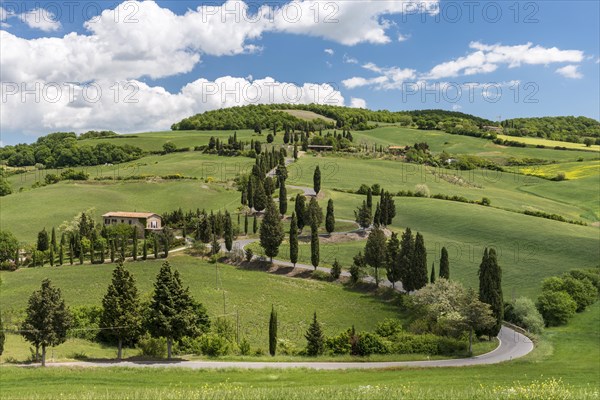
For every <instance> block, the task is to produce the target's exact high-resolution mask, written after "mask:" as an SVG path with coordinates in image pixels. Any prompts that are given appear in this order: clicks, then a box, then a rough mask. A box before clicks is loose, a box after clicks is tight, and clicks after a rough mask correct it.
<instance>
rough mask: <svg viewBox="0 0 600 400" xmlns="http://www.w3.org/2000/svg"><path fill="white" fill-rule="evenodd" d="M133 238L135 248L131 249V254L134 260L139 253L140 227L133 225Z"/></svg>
mask: <svg viewBox="0 0 600 400" xmlns="http://www.w3.org/2000/svg"><path fill="white" fill-rule="evenodd" d="M131 240H132V242H133V249H132V250H131V255H132V256H133V261H136V260H137V255H138V227H137V226H134V227H133V234H132V235H131Z"/></svg>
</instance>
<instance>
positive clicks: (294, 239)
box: [290, 213, 298, 268]
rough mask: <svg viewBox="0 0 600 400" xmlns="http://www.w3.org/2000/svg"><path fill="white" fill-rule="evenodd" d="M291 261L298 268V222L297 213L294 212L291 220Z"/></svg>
mask: <svg viewBox="0 0 600 400" xmlns="http://www.w3.org/2000/svg"><path fill="white" fill-rule="evenodd" d="M290 261H291V262H292V264H294V268H296V263H297V262H298V222H297V219H296V213H292V221H291V222H290Z"/></svg>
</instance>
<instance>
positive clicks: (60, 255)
mask: <svg viewBox="0 0 600 400" xmlns="http://www.w3.org/2000/svg"><path fill="white" fill-rule="evenodd" d="M64 253H65V249H64V247H63V245H62V243H61V244H60V246H59V248H58V265H63V261H64V257H65V254H64Z"/></svg>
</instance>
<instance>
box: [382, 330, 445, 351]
mask: <svg viewBox="0 0 600 400" xmlns="http://www.w3.org/2000/svg"><path fill="white" fill-rule="evenodd" d="M438 338H439V336H436V335H433V334H430V333H424V334H421V335H411V334H403V335H397V336H396V337H395V338H394V339H395V340H394V341H393V342H392V343H393V344H394V345H393V352H394V353H396V354H430V355H435V354H438V351H439V349H438Z"/></svg>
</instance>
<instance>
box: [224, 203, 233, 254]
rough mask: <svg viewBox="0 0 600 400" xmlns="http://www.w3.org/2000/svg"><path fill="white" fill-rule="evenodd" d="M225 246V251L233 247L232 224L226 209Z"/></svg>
mask: <svg viewBox="0 0 600 400" xmlns="http://www.w3.org/2000/svg"><path fill="white" fill-rule="evenodd" d="M224 239H225V248H226V249H227V251H231V250H232V249H233V224H232V222H231V215H230V214H229V212H228V211H226V212H225V233H224Z"/></svg>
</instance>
